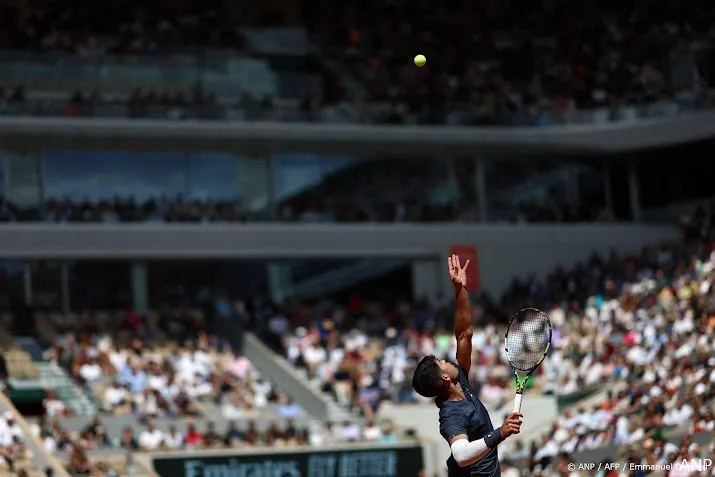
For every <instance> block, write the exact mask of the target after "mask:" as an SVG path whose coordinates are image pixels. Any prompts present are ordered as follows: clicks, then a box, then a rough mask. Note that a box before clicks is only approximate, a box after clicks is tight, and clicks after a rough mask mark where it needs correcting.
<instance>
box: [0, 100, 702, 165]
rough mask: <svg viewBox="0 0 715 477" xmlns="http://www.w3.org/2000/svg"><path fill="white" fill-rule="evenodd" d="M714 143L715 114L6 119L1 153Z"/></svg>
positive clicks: (605, 148) (545, 149)
mask: <svg viewBox="0 0 715 477" xmlns="http://www.w3.org/2000/svg"><path fill="white" fill-rule="evenodd" d="M712 137H715V111H704V112H696V113H688V114H683V115H680V116H672V117H664V118H653V119H641V120H635V121H620V122H610V123H603V124H588V125H568V126H551V127H544V128H536V127H533V128H532V127H530V128H505V127H493V128H482V127H470V128H467V127H450V126H377V125H361V124H355V125H347V124H324V123H311V124H300V123H278V122H218V121H217V122H199V121H168V120H139V119H136V120H125V119H121V120H119V119H94V118H92V119H84V118H27V117H2V118H0V148H3V149H10V150H22V151H27V150H38V149H40V150H41V149H73V150H99V149H102V150H107V149H113V150H142V151H154V150H160V151H166V152H170V151H180V152H188V151H203V152H206V151H216V152H218V151H226V152H235V153H241V154H273V153H278V152H309V153H315V154H320V153H325V154H359V155H361V156H363V157H375V156H379V157H398V158H399V157H404V158H419V157H424V158H439V157H455V156H473V157H477V156H478V155H485V157H494V156H501V157H503V156H505V155H509V156H513V155H520V154H526V155H527V156H528V155H530V154H538V155H542V154H550V155H560V154H574V153H576V154H583V155H594V154H598V155H602V154H608V153H617V152H628V151H637V150H643V149H650V148H656V147H665V146H673V145H677V144H680V143H688V142H693V141H698V140H704V139H708V138H712Z"/></svg>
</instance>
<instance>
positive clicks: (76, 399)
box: [13, 336, 98, 415]
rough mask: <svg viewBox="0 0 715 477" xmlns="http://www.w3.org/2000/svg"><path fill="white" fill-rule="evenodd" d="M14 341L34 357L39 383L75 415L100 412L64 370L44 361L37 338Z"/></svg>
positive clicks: (27, 337) (18, 338)
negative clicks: (52, 392)
mask: <svg viewBox="0 0 715 477" xmlns="http://www.w3.org/2000/svg"><path fill="white" fill-rule="evenodd" d="M13 341H14V343H15V344H16V345H18V346H20V347H22V349H23V350H25V351H26V352H27V353H28V354H29V355H30V356H31V357H32V360H33V361H34V362H35V366H36V367H37V371H38V374H39V378H38V381H40V383H41V385H42V386H43V387H45V388H49V389H52V391H54V393H55V394H56V395H57V397H58V398H59V399H61V400H62V401H63V402H64V403H65V405H67V407H68V408H69V409H70V410H71V411H72V412H73V413H74V414H77V415H82V414H96V413H97V412H98V408H97V405H96V404H95V403H94V401H93V400H92V399H91V398H90V397H89V396H88V395H87V393H86V392H85V391H84V390H82V389H80V388H79V387H78V386H77V385H76V384H75V383H74V381H72V378H70V377H69V376H68V375H67V372H66V371H65V370H64V369H62V368H60V367H59V366H58V365H56V364H54V363H50V362H48V361H45V360H44V358H43V357H42V347H41V346H40V344H39V343H38V342H37V340H35V338H33V337H31V336H16V337H15V338H14V339H13Z"/></svg>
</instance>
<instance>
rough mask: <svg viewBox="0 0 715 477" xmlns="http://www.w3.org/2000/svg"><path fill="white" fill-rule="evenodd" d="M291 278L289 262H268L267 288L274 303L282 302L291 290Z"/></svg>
mask: <svg viewBox="0 0 715 477" xmlns="http://www.w3.org/2000/svg"><path fill="white" fill-rule="evenodd" d="M292 288H293V280H292V278H291V273H290V264H287V263H279V262H273V263H269V264H268V290H269V292H270V294H271V300H273V302H274V303H282V302H283V301H284V300H285V299H286V297H287V296H289V295H290V294H291V292H292Z"/></svg>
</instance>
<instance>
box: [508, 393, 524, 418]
mask: <svg viewBox="0 0 715 477" xmlns="http://www.w3.org/2000/svg"><path fill="white" fill-rule="evenodd" d="M523 397H524V395H523V394H521V393H516V396H514V409H513V410H512V411H511V412H512V414H515V413H517V412H521V400H522V399H523Z"/></svg>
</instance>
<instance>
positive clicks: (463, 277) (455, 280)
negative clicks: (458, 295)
mask: <svg viewBox="0 0 715 477" xmlns="http://www.w3.org/2000/svg"><path fill="white" fill-rule="evenodd" d="M447 261H448V263H449V278H450V279H451V280H452V285H454V286H455V288H457V289H458V290H461V289H462V288H466V287H467V267H468V266H469V260H467V261H466V263H465V264H464V266H462V265H461V264H460V263H459V255H450V256H449V258H448V260H447Z"/></svg>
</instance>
